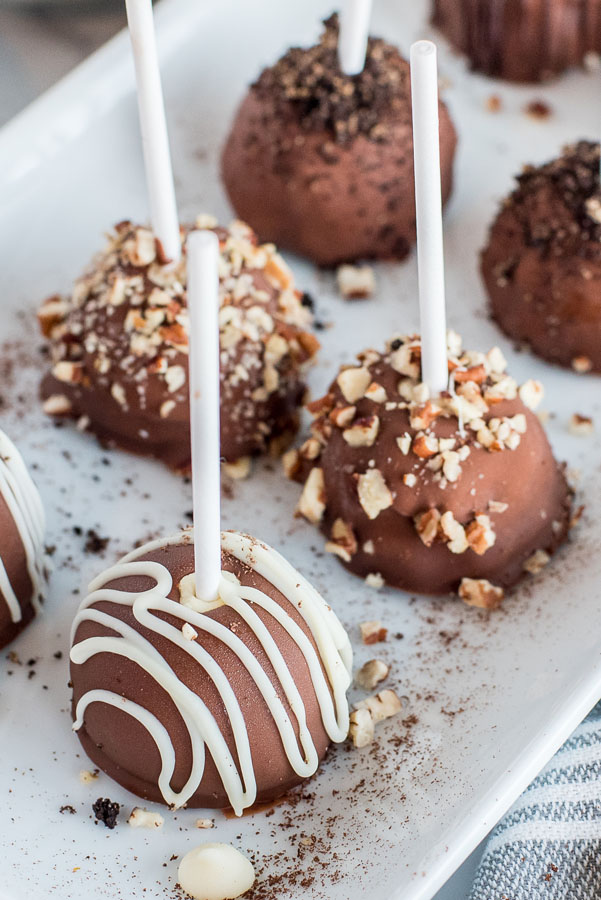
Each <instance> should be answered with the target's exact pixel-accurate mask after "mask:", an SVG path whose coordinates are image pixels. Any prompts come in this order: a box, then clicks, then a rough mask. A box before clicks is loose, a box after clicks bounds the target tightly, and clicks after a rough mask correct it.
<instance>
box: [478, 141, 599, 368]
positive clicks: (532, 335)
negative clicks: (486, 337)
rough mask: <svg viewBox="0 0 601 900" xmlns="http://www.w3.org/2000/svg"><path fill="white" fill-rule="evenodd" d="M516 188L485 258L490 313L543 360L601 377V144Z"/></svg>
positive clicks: (580, 149) (584, 146)
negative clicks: (600, 155) (598, 374)
mask: <svg viewBox="0 0 601 900" xmlns="http://www.w3.org/2000/svg"><path fill="white" fill-rule="evenodd" d="M517 182H518V184H517V187H516V189H515V190H514V191H513V193H511V194H510V196H509V197H508V198H507V199H506V200H505V201H504V203H503V205H502V206H501V209H500V211H499V213H498V215H497V217H496V219H495V220H494V222H493V224H492V226H491V229H490V233H489V236H488V243H487V245H486V247H485V249H484V250H483V252H482V258H481V269H482V277H483V279H484V283H485V285H486V288H487V291H488V295H489V298H490V306H491V311H492V315H493V317H494V319H495V321H496V322H497V323H498V324H499V325H500V326H501V328H502V329H503V331H504V332H505V333H506V334H508V335H509V336H510V337H512V338H514V339H516V340H519V341H526V342H527V343H528V344H529V346H530V347H531V349H532V350H533V352H534V353H536V354H537V355H538V356H541V357H542V358H543V359H546V360H549V362H553V363H558V364H559V365H562V366H567V367H571V368H572V369H574V370H575V371H577V372H589V371H593V372H601V187H600V183H599V144H598V143H592V142H588V141H580V142H579V143H578V144H574V145H572V146H569V147H566V148H565V149H564V150H563V152H562V154H561V155H560V156H559V157H558V158H557V159H553V160H551V162H548V163H545V164H544V165H542V166H528V167H526V168H525V169H524V171H523V173H522V174H521V175H519V176H518V177H517Z"/></svg>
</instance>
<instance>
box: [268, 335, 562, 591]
mask: <svg viewBox="0 0 601 900" xmlns="http://www.w3.org/2000/svg"><path fill="white" fill-rule="evenodd" d="M420 351H421V345H420V341H419V339H418V338H416V337H399V338H395V339H394V340H393V341H391V342H390V344H389V345H388V346H387V349H386V352H385V353H378V352H376V351H374V350H368V351H367V352H365V353H363V354H361V355H360V356H359V364H358V365H357V366H348V367H344V368H343V369H342V370H341V371H340V374H339V375H338V377H337V378H336V380H335V381H334V382H333V384H332V385H331V387H330V390H329V392H328V393H327V394H326V395H325V396H324V397H322V398H321V399H320V400H316V401H315V402H314V403H312V404H310V407H309V408H310V410H311V411H312V412H313V414H314V415H315V420H314V422H313V426H312V436H311V437H310V438H309V439H308V440H307V441H306V442H305V443H304V444H303V446H302V447H301V448H300V451H289V453H288V454H287V455H286V457H285V458H284V459H285V464H286V468H287V471H288V473H289V475H291V476H292V477H294V478H295V479H297V480H298V481H300V482H303V483H304V488H303V492H302V495H301V498H300V502H299V504H298V513H299V514H301V515H303V516H305V517H306V518H307V519H308V520H309V521H311V522H313V523H314V524H316V525H318V526H319V527H320V529H321V530H322V531H323V533H324V534H325V535H326V538H327V543H326V550H328V551H330V552H331V553H334V554H336V555H337V556H338V557H339V559H340V560H341V561H342V563H343V564H344V565H345V566H346V567H347V568H348V569H349V570H350V571H351V572H354V573H355V574H357V575H362V576H364V577H367V578H368V579H369V580H370V581H371V582H373V583H374V584H377V583H382V581H384V582H386V583H387V584H389V585H392V586H394V587H399V588H404V589H405V590H408V591H418V592H420V593H424V594H440V593H444V592H447V591H456V590H458V589H459V591H460V593H461V595H462V596H463V597H464V598H465V599H467V600H468V601H469V602H472V603H474V604H476V605H482V606H486V605H488V606H492V605H496V603H497V602H498V601H499V600H500V599H501V598H502V596H503V591H504V589H505V588H507V587H510V586H511V585H513V584H515V583H516V582H517V581H518V580H519V579H520V577H521V576H522V575H523V574H524V573H525V572H526V571H531V570H533V569H535V568H540V567H541V566H542V565H543V563H544V562H546V561H548V559H549V555H550V554H551V553H553V551H554V550H555V549H556V548H557V547H558V546H559V545H560V544H561V543H562V541H563V540H564V539H565V537H566V533H567V529H568V518H569V512H570V492H569V490H568V487H567V484H566V479H565V477H564V473H563V469H562V467H561V466H559V465H558V464H557V463H556V462H555V460H554V459H553V455H552V452H551V448H550V447H549V443H548V441H547V438H546V436H545V433H544V431H543V429H542V427H541V425H540V422H539V420H538V418H537V417H536V415H534V413H533V412H532V411H531V410H530V409H529V408H528V406H527V404H528V403H530V404H531V405H534V403H535V401H536V399H537V398H540V394H541V388H540V385H538V384H537V383H535V382H528V383H526V384H525V385H523V386H522V387H521V388H519V389H518V386H517V384H516V382H515V381H514V380H513V379H512V378H511V377H510V376H509V375H507V374H506V371H505V367H506V363H505V360H504V359H503V357H502V354H501V352H500V351H499V350H498V349H497V348H495V349H493V350H491V351H490V352H489V353H487V354H484V353H476V352H468V351H463V350H462V348H461V341H460V339H459V338H458V336H457V335H454V334H452V333H450V334H449V355H448V364H449V370H450V385H451V390H450V391H449V392H445V393H444V394H443V395H442V396H441V397H440V398H438V399H435V400H430V399H429V397H428V391H427V389H426V387H425V385H424V384H422V383H420V381H419V375H420Z"/></svg>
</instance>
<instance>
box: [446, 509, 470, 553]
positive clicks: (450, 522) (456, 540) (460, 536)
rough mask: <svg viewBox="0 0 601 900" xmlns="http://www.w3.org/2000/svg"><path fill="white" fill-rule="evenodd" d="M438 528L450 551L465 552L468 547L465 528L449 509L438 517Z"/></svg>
mask: <svg viewBox="0 0 601 900" xmlns="http://www.w3.org/2000/svg"><path fill="white" fill-rule="evenodd" d="M440 530H441V532H442V534H443V536H444V537H445V538H446V542H447V547H448V549H449V550H450V551H451V553H465V551H466V550H467V548H468V547H469V543H468V540H467V536H466V533H465V528H464V527H463V525H461V523H460V522H458V521H457V519H456V518H455V516H454V515H453V513H452V512H451V511H450V510H447V512H445V513H443V514H442V516H441V517H440Z"/></svg>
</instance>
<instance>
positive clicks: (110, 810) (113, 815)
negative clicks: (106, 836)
mask: <svg viewBox="0 0 601 900" xmlns="http://www.w3.org/2000/svg"><path fill="white" fill-rule="evenodd" d="M119 809H120V807H119V804H118V803H113V801H112V800H109V799H108V797H105V798H104V799H103V798H102V797H99V798H98V800H96V802H95V803H93V804H92V810H93V812H94V815H95V817H96V819H97V820H98V821H99V822H103V823H104V824H105V825H106V827H107V828H114V827H115V825H116V824H117V817H118V815H119Z"/></svg>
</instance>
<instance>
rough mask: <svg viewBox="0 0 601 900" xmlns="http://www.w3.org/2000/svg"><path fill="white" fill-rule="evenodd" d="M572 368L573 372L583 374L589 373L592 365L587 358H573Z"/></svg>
mask: <svg viewBox="0 0 601 900" xmlns="http://www.w3.org/2000/svg"><path fill="white" fill-rule="evenodd" d="M572 368H573V369H574V371H575V372H580V373H581V374H584V373H586V372H590V371H591V369H592V368H593V364H592V362H591V361H590V359H589V358H588V356H575V357H574V359H573V360H572Z"/></svg>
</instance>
